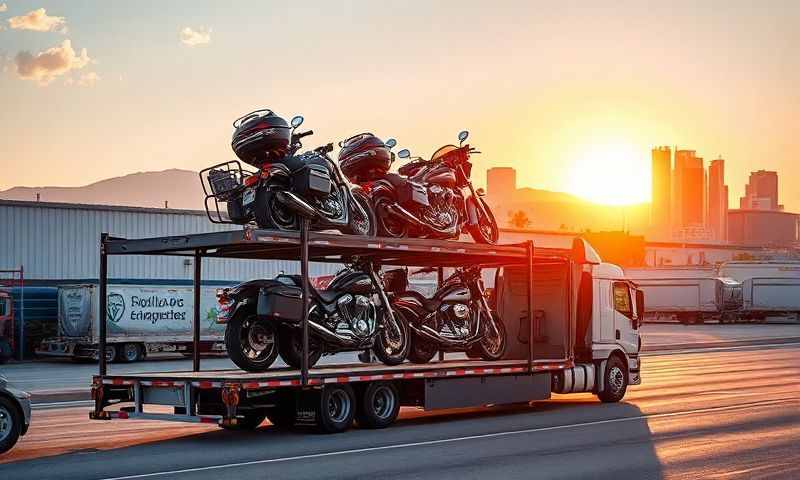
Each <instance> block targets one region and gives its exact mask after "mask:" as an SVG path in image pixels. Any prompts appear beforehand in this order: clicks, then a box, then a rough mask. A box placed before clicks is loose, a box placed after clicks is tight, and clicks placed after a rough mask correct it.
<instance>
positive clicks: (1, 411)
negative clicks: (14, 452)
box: [0, 397, 23, 453]
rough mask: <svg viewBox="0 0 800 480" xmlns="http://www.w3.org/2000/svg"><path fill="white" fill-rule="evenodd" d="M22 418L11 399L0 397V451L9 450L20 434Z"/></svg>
mask: <svg viewBox="0 0 800 480" xmlns="http://www.w3.org/2000/svg"><path fill="white" fill-rule="evenodd" d="M22 423H23V418H22V414H21V413H20V411H19V410H18V409H17V406H16V405H14V404H13V403H11V400H9V399H7V398H5V397H0V453H5V452H7V451H9V450H11V447H13V446H14V445H15V444H16V443H17V440H19V436H20V435H21V434H22Z"/></svg>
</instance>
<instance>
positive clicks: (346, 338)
mask: <svg viewBox="0 0 800 480" xmlns="http://www.w3.org/2000/svg"><path fill="white" fill-rule="evenodd" d="M300 282H301V279H300V276H299V275H279V276H278V277H276V278H275V279H274V280H254V281H250V282H245V283H242V284H240V285H238V286H236V287H233V288H231V289H224V290H222V291H221V292H219V294H218V302H219V315H218V317H217V321H218V322H221V323H227V328H226V330H225V346H226V347H227V350H228V356H229V357H230V359H231V360H232V361H233V363H235V364H236V365H237V366H239V367H240V368H242V369H244V370H247V371H250V372H261V371H265V370H267V369H268V368H269V367H270V366H271V365H272V363H273V362H274V361H275V359H276V357H277V356H278V354H280V356H281V358H282V359H283V361H284V362H286V364H287V365H289V366H291V367H294V368H300V366H301V364H302V361H303V360H302V359H303V347H302V329H301V324H302V318H303V292H302V286H301V283H300ZM308 327H309V345H308V347H309V348H308V366H309V367H311V366H313V365H314V364H316V363H317V361H318V360H319V359H320V357H321V356H322V355H323V354H334V353H338V352H343V351H359V350H361V351H364V350H368V349H372V350H373V351H374V352H375V356H377V357H378V359H380V360H381V361H382V362H383V363H385V364H387V365H397V364H399V363H402V362H403V360H405V358H406V356H407V355H408V351H409V346H410V343H411V342H410V337H409V330H408V323H407V321H406V319H405V315H404V314H403V313H401V312H397V311H396V310H395V309H394V308H393V307H392V305H391V303H390V302H389V300H388V298H387V296H386V292H385V291H384V289H383V284H382V280H381V278H380V276H379V274H378V273H376V272H375V269H374V268H373V266H372V264H371V263H368V262H358V261H357V262H355V263H354V264H353V265H350V266H348V267H347V268H345V269H343V270H342V271H340V272H339V273H338V274H336V276H335V277H334V278H333V280H331V282H330V284H329V285H328V287H327V288H325V289H324V290H317V289H314V288H313V287H312V288H311V297H310V308H309V311H308Z"/></svg>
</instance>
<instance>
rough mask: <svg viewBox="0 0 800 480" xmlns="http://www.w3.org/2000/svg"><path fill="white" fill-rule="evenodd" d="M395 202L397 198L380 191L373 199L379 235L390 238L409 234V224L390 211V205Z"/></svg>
mask: <svg viewBox="0 0 800 480" xmlns="http://www.w3.org/2000/svg"><path fill="white" fill-rule="evenodd" d="M394 203H396V202H395V200H394V199H393V198H391V197H390V196H389V195H387V194H385V193H379V194H377V195H376V196H375V197H374V198H373V199H372V205H373V206H374V212H375V216H376V223H377V227H378V228H377V233H378V236H381V237H390V238H403V237H407V236H408V224H406V223H405V222H404V221H403V220H401V219H399V218H396V217H395V216H394V215H392V214H391V213H389V210H388V207H389V205H392V204H394Z"/></svg>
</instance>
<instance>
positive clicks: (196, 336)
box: [192, 250, 203, 372]
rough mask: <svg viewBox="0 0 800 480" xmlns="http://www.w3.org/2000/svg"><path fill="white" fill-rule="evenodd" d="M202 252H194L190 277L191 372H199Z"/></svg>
mask: <svg viewBox="0 0 800 480" xmlns="http://www.w3.org/2000/svg"><path fill="white" fill-rule="evenodd" d="M202 267H203V252H201V251H200V250H195V251H194V276H193V277H192V287H193V291H192V294H193V303H194V308H193V309H192V315H193V316H192V371H193V372H199V371H200V278H201V276H202V274H203V270H202Z"/></svg>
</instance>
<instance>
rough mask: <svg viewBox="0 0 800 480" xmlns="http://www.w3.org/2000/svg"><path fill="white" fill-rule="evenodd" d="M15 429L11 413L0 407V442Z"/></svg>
mask: <svg viewBox="0 0 800 480" xmlns="http://www.w3.org/2000/svg"><path fill="white" fill-rule="evenodd" d="M13 427H14V418H13V417H12V416H11V412H9V411H8V409H7V408H6V407H4V406H0V442H3V441H4V440H5V439H6V438H8V436H9V435H11V430H12V428H13Z"/></svg>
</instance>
